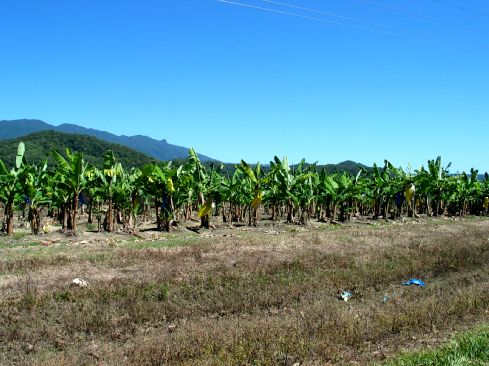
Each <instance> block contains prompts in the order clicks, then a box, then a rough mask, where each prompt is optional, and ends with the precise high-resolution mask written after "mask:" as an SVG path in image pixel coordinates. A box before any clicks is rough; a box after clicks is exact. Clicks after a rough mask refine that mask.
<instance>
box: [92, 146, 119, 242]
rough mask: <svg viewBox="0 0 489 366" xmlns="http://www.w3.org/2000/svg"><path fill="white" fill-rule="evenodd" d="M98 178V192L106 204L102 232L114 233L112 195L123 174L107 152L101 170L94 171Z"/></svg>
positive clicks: (110, 152) (111, 153) (109, 151)
mask: <svg viewBox="0 0 489 366" xmlns="http://www.w3.org/2000/svg"><path fill="white" fill-rule="evenodd" d="M94 172H95V174H96V176H97V178H98V181H97V183H98V187H99V191H100V193H101V195H102V197H103V199H104V201H105V203H106V204H107V211H106V214H105V219H104V230H105V231H107V232H112V231H114V225H115V215H114V209H115V208H114V194H115V190H116V185H117V184H118V183H120V181H121V177H122V175H123V173H124V169H123V168H122V165H121V163H119V162H117V161H116V159H115V156H114V153H113V152H112V151H111V150H108V151H107V152H106V153H105V156H104V163H103V169H102V170H98V169H95V170H94Z"/></svg>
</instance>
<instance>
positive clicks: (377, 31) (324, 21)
mask: <svg viewBox="0 0 489 366" xmlns="http://www.w3.org/2000/svg"><path fill="white" fill-rule="evenodd" d="M217 2H220V3H226V4H231V5H237V6H242V7H245V8H252V9H257V10H261V11H267V12H270V13H276V14H282V15H290V16H294V17H297V18H302V19H309V20H314V21H317V22H322V23H329V24H336V25H341V26H344V27H350V28H355V29H360V30H366V31H370V32H376V33H381V34H385V35H389V36H396V37H407V38H412V37H409V36H407V35H402V34H396V33H391V32H384V31H382V30H379V29H375V28H368V27H362V26H358V25H354V24H348V23H341V22H337V21H334V20H328V19H323V18H316V17H311V16H309V15H302V14H297V13H291V12H289V11H284V10H277V9H270V8H264V7H261V6H256V5H251V4H244V3H240V2H236V1H231V0H217Z"/></svg>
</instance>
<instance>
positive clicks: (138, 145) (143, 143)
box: [0, 119, 214, 161]
mask: <svg viewBox="0 0 489 366" xmlns="http://www.w3.org/2000/svg"><path fill="white" fill-rule="evenodd" d="M46 130H53V131H58V132H64V133H75V134H81V135H88V136H93V137H96V138H98V139H100V140H103V141H107V142H111V143H115V144H120V145H124V146H127V147H130V148H132V149H134V150H136V151H139V152H141V153H144V154H146V155H149V156H151V157H153V158H155V159H157V160H163V161H169V160H176V159H186V158H187V157H188V148H187V147H183V146H178V145H173V144H169V143H168V142H166V140H155V139H153V138H151V137H148V136H142V135H136V136H124V135H122V136H118V135H114V134H113V133H110V132H106V131H101V130H95V129H92V128H85V127H82V126H78V125H75V124H69V123H64V124H61V125H59V126H53V125H50V124H49V123H46V122H44V121H41V120H37V119H18V120H10V121H8V120H3V121H0V140H6V139H12V138H17V137H22V136H25V135H28V134H31V133H34V132H39V131H46ZM198 155H199V158H200V159H201V160H202V161H213V160H214V159H212V158H210V157H208V156H205V155H202V154H198Z"/></svg>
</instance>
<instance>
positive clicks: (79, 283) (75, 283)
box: [71, 277, 90, 287]
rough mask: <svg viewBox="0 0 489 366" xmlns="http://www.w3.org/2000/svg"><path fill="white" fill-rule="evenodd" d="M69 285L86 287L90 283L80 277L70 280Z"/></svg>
mask: <svg viewBox="0 0 489 366" xmlns="http://www.w3.org/2000/svg"><path fill="white" fill-rule="evenodd" d="M71 286H78V287H88V286H90V284H89V283H88V282H87V281H85V280H84V279H82V278H78V277H77V278H75V279H73V281H71Z"/></svg>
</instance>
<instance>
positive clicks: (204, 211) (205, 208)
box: [199, 199, 212, 217]
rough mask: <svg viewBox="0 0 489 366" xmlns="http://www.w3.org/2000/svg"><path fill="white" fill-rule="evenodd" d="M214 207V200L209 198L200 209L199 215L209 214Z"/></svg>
mask: <svg viewBox="0 0 489 366" xmlns="http://www.w3.org/2000/svg"><path fill="white" fill-rule="evenodd" d="M211 209H212V200H211V199H208V200H207V201H206V202H205V204H204V206H202V208H201V209H200V211H199V217H202V216H204V215H207V214H208V213H209V212H210V210H211Z"/></svg>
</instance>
